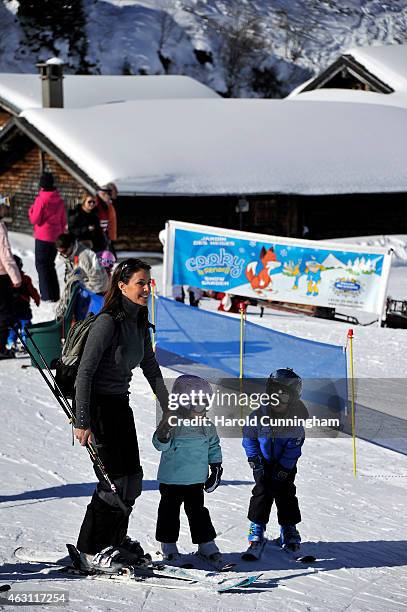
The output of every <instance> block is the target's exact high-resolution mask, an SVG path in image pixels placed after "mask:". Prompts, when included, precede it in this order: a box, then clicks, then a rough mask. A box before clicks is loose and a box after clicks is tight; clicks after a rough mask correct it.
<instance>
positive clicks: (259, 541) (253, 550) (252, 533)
mask: <svg viewBox="0 0 407 612" xmlns="http://www.w3.org/2000/svg"><path fill="white" fill-rule="evenodd" d="M265 529H266V526H265V525H261V524H258V523H253V522H252V523H250V527H249V535H248V538H247V539H248V540H249V546H248V548H247V550H246V551H245V552H244V553H243V554H242V559H243V560H244V561H256V560H258V559H260V557H261V555H262V552H263V549H264V547H265V545H266V542H267V540H266V538H265V537H264V531H265Z"/></svg>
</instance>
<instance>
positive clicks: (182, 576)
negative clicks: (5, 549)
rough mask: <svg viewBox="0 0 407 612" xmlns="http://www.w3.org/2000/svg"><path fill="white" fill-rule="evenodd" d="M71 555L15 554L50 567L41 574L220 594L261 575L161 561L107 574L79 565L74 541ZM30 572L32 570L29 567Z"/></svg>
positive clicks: (24, 551) (20, 550)
mask: <svg viewBox="0 0 407 612" xmlns="http://www.w3.org/2000/svg"><path fill="white" fill-rule="evenodd" d="M67 547H68V552H69V556H68V557H60V556H59V555H57V554H52V553H51V554H50V553H46V552H44V553H42V552H38V551H32V550H30V549H27V548H24V547H19V548H17V549H16V550H15V551H14V555H15V557H16V558H17V559H19V560H20V561H26V562H29V563H41V564H44V565H46V566H48V568H45V570H44V569H43V570H41V572H40V573H42V574H43V573H49V571H50V570H51V571H52V570H54V571H58V572H60V573H62V574H63V573H67V574H70V575H77V576H84V577H87V578H89V579H91V580H111V581H116V582H121V583H125V584H129V585H146V586H152V587H160V588H168V589H177V588H178V589H179V588H181V589H193V590H194V589H202V588H206V589H209V590H210V591H214V592H217V593H226V592H228V591H231V590H233V589H242V588H247V587H250V586H251V585H252V584H254V583H255V582H256V581H257V580H258V579H259V578H260V577H261V574H256V575H244V576H234V577H227V576H224V575H223V574H220V573H219V572H206V573H202V570H194V569H186V568H182V567H174V566H171V565H165V563H161V562H152V563H151V564H150V565H146V566H138V565H129V566H127V567H124V568H123V569H122V571H121V572H120V573H116V574H106V573H102V572H97V571H95V572H85V571H83V570H81V569H80V567H79V566H78V561H77V560H78V557H79V553H78V551H77V550H76V548H75V547H74V546H73V545H72V544H68V545H67ZM28 571H29V570H28Z"/></svg>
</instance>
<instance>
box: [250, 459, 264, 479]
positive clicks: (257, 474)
mask: <svg viewBox="0 0 407 612" xmlns="http://www.w3.org/2000/svg"><path fill="white" fill-rule="evenodd" d="M248 461H249V465H250V467H251V468H252V470H253V478H254V481H255V482H260V481H261V480H262V478H263V476H264V463H263V458H262V457H260V456H259V455H257V456H256V457H249V459H248Z"/></svg>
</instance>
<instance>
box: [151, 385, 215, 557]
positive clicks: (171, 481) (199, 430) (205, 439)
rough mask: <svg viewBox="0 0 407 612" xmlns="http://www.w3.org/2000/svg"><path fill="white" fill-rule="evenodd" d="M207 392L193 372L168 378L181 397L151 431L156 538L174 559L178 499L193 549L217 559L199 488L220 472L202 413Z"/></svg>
mask: <svg viewBox="0 0 407 612" xmlns="http://www.w3.org/2000/svg"><path fill="white" fill-rule="evenodd" d="M207 393H209V394H211V395H212V388H211V386H210V384H209V383H208V382H207V381H206V380H204V379H202V378H199V377H198V376H190V375H183V376H179V377H178V378H177V379H176V381H175V382H174V385H173V388H172V397H173V398H174V397H178V398H180V400H182V401H180V405H181V406H182V408H181V409H179V410H177V412H173V411H171V412H170V413H169V414H168V415H167V416H166V417H165V418H164V419H163V420H162V421H161V423H160V424H159V426H158V428H157V431H156V432H155V433H154V436H153V444H154V446H155V448H156V449H157V450H159V451H161V453H162V454H161V460H160V466H159V468H158V475H157V480H158V482H159V483H160V494H161V500H160V505H159V508H158V517H157V529H156V539H157V540H158V541H159V542H161V549H162V553H163V557H164V559H166V560H172V561H174V560H177V559H178V558H179V556H180V555H179V552H178V548H177V540H178V536H179V529H180V509H181V505H182V503H183V504H184V509H185V513H186V515H187V517H188V522H189V527H190V531H191V537H192V542H193V543H194V544H198V553H199V554H200V555H201V556H204V557H206V558H208V559H209V560H211V561H215V562H220V561H221V554H220V552H219V549H218V547H217V545H216V544H215V542H214V539H215V537H216V532H215V529H214V527H213V525H212V522H211V518H210V516H209V511H208V509H207V508H205V506H204V490H205V491H206V492H207V493H211V492H212V491H214V490H215V489H216V487H217V486H218V485H219V483H220V479H221V475H222V451H221V448H220V441H219V437H218V434H217V432H216V427H215V426H214V424H213V423H212V422H211V421H210V420H209V419H208V418H206V416H205V409H206V407H207V405H208V402H207V401H205V394H207ZM170 397H171V396H170ZM186 417H187V418H186ZM209 468H210V472H211V473H210V475H209V474H208V472H209Z"/></svg>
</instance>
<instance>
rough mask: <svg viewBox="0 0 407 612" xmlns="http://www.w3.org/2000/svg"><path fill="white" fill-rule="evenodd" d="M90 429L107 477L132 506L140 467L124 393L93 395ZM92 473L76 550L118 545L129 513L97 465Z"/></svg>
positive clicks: (138, 486)
mask: <svg viewBox="0 0 407 612" xmlns="http://www.w3.org/2000/svg"><path fill="white" fill-rule="evenodd" d="M91 431H92V435H93V441H94V443H95V445H96V448H97V451H98V453H99V456H100V458H101V460H102V463H103V465H104V467H105V469H106V472H107V474H108V476H109V478H110V479H111V480H113V482H114V484H115V485H116V488H117V490H118V492H119V495H120V497H121V499H122V500H123V501H124V502H125V504H126V505H127V506H128V508H129V510H131V508H132V507H133V505H134V502H135V500H136V498H137V497H139V495H140V494H141V488H142V478H143V470H142V468H141V465H140V457H139V449H138V441H137V433H136V428H135V425H134V418H133V412H132V410H131V408H130V406H129V399H128V394H127V393H126V394H123V395H96V396H95V397H94V398H93V400H92V406H91ZM95 473H96V476H97V478H98V481H99V482H98V484H97V487H96V490H95V492H94V494H93V496H92V499H91V502H90V504H89V505H88V507H87V510H86V514H85V518H84V519H83V523H82V527H81V530H80V533H79V538H78V543H77V547H78V550H80V551H81V552H84V553H87V554H92V555H94V554H96V553H97V552H100V551H101V550H103V549H104V548H106V547H107V546H118V545H119V544H120V543H121V542H122V541H123V538H124V537H125V536H126V534H127V528H128V524H129V516H126V515H125V514H124V512H123V510H122V509H121V508H120V507H119V506H118V504H117V499H116V496H115V495H114V494H113V493H112V492H111V491H110V488H109V486H108V485H107V484H106V482H105V480H104V478H103V476H102V474H101V473H100V472H99V470H98V469H97V468H95Z"/></svg>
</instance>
